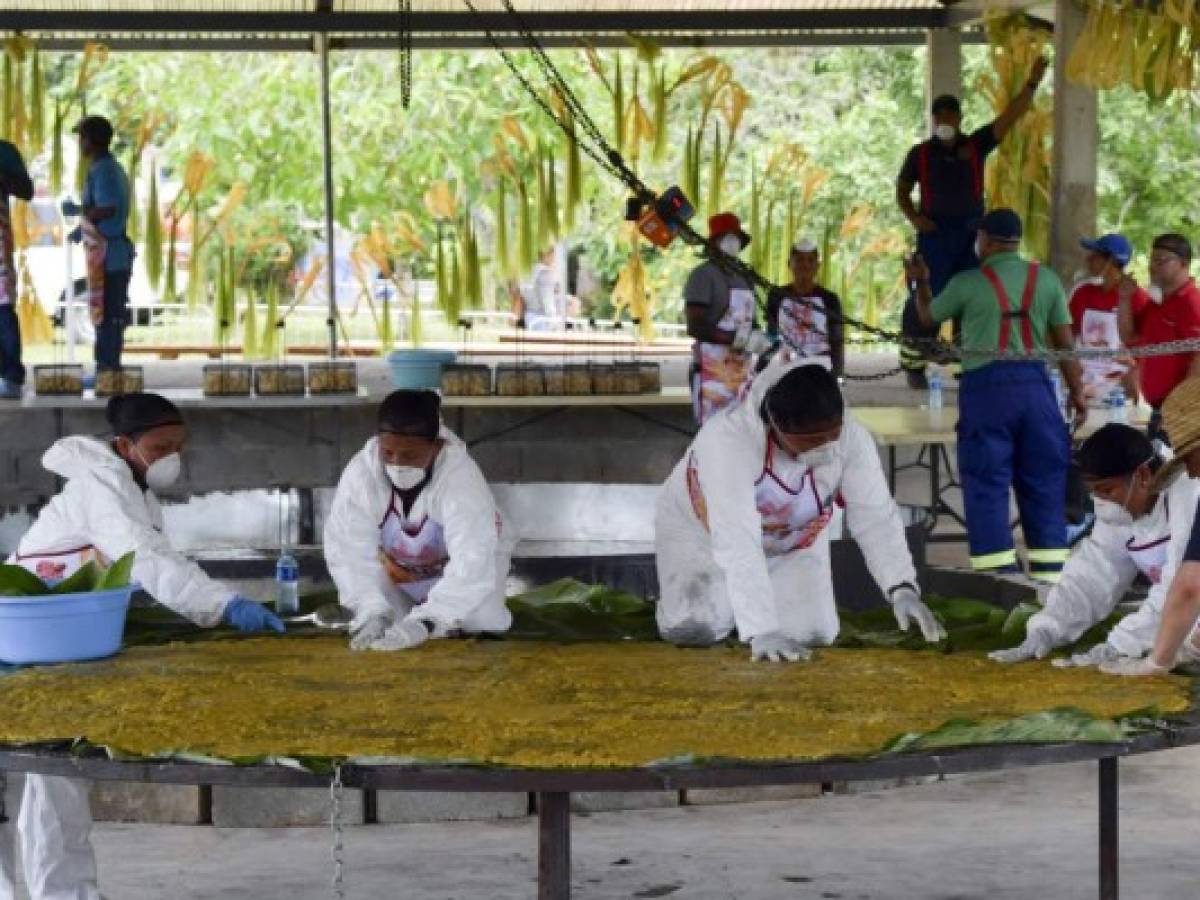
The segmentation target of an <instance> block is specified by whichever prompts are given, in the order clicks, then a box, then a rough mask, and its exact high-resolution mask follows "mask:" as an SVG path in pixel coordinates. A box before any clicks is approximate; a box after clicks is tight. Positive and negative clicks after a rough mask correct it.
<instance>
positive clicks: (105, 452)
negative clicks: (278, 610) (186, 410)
mask: <svg viewBox="0 0 1200 900" xmlns="http://www.w3.org/2000/svg"><path fill="white" fill-rule="evenodd" d="M106 415H107V419H108V423H109V425H110V426H111V427H112V433H113V436H112V437H111V439H105V438H94V437H67V438H63V439H62V440H59V441H57V442H56V443H55V444H54V445H53V446H52V447H51V448H50V449H49V450H47V451H46V454H45V456H43V457H42V465H43V466H44V467H45V468H46V469H47V470H48V471H50V472H52V473H54V474H55V475H57V476H59V477H60V478H62V479H64V480H65V481H66V486H65V487H64V488H63V490H62V492H61V493H59V494H58V495H57V496H56V497H54V498H53V499H52V500H51V501H50V502H49V503H48V504H47V505H46V506H45V508H43V509H42V511H41V513H40V514H39V515H38V518H37V521H35V522H34V524H33V527H32V528H30V529H29V531H28V532H26V533H25V535H24V536H23V537H22V538H21V540H20V542H19V543H18V545H17V552H16V554H15V555H14V558H13V561H15V562H17V563H18V564H20V565H22V566H24V567H25V568H27V569H29V570H30V571H31V572H34V573H35V574H37V575H39V576H40V577H42V578H43V579H61V578H66V577H69V576H70V575H71V574H72V573H73V572H74V571H75V570H77V569H78V568H79V567H80V566H82V565H83V564H84V563H86V562H87V561H88V560H91V559H95V560H97V561H99V562H101V563H102V564H104V563H109V562H112V561H115V560H117V559H119V558H120V557H121V556H124V555H125V554H126V553H129V552H131V551H132V552H133V553H134V561H133V581H134V582H136V583H138V584H140V585H141V587H142V589H143V590H145V591H146V592H147V593H148V594H150V596H151V597H153V598H154V599H155V600H156V601H158V602H159V603H161V604H163V605H164V606H166V607H169V608H170V609H172V610H174V611H175V612H177V613H179V614H180V615H182V616H184V617H186V618H188V619H190V620H191V621H192V622H194V623H195V624H197V625H200V626H203V627H215V626H217V625H220V624H226V625H230V626H232V627H234V628H236V629H238V630H240V631H244V632H259V631H264V630H272V631H277V632H282V631H283V630H284V627H283V623H282V622H280V621H279V619H277V618H276V617H275V616H274V615H273V614H272V613H271V612H270V611H268V610H267V609H266V608H265V607H263V606H261V605H260V604H258V603H255V602H254V601H253V600H248V599H246V598H244V597H240V596H238V595H237V594H236V592H235V591H233V590H232V589H231V588H228V587H226V586H224V585H222V584H221V583H220V582H217V581H214V580H213V579H211V578H209V577H208V576H207V575H205V574H204V572H203V571H201V569H200V567H199V566H197V565H196V564H195V563H194V562H192V561H190V560H188V559H187V558H186V557H184V556H183V555H182V554H180V553H177V552H176V551H175V550H173V549H172V548H171V545H170V543H169V542H168V540H167V538H166V536H165V535H164V534H163V530H162V529H163V518H162V510H161V509H160V507H159V504H158V500H157V498H156V497H155V495H154V492H155V491H156V490H162V489H164V488H167V487H169V486H170V485H171V484H173V483H174V482H175V480H176V479H177V478H178V476H179V472H180V469H181V456H180V453H181V451H182V450H183V446H184V443H185V441H186V436H187V433H186V429H185V428H184V424H183V417H182V416H181V415H180V413H179V410H178V409H177V408H176V407H175V405H174V404H173V403H171V401H169V400H167V399H166V398H164V397H160V396H158V395H157V394H128V395H125V396H121V397H114V398H112V399H111V400H110V401H109V403H108V407H107V411H106ZM91 825H92V817H91V810H90V806H89V801H88V782H87V781H85V780H83V779H78V778H60V777H48V776H41V775H29V776H26V779H25V791H24V795H23V797H22V800H21V810H20V815H19V817H18V820H17V832H18V835H19V839H20V840H19V843H20V850H21V861H22V864H23V867H24V871H25V881H26V884H27V886H28V889H29V896H30V898H31V900H97V898H99V897H100V893H99V890H98V888H97V885H96V859H95V854H94V852H93V851H92V846H91V842H90V839H89V833H90V831H91ZM0 843H2V846H0V900H12V898H13V897H14V896H15V889H14V882H15V872H14V868H15V862H14V859H13V854H12V838H11V835H3V834H0Z"/></svg>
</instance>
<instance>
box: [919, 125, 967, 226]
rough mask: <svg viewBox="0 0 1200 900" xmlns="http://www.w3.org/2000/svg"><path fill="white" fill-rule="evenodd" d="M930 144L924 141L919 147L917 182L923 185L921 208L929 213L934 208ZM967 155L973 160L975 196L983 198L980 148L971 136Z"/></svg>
mask: <svg viewBox="0 0 1200 900" xmlns="http://www.w3.org/2000/svg"><path fill="white" fill-rule="evenodd" d="M929 144H930V141H923V142H922V143H921V144H920V145H919V146H918V147H917V182H918V183H919V184H920V185H921V209H922V210H923V211H924V212H926V213H929V212H931V211H932V210H933V188H932V187H931V184H930V181H929ZM967 155H968V156H969V157H970V160H971V182H972V184H973V185H974V187H975V197H976V198H977V199H979V200H982V199H983V169H982V167H981V166H980V165H979V148H977V147H976V146H975V142H974V141H973V140H971V139H970V138H968V139H967Z"/></svg>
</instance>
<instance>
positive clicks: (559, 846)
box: [537, 791, 571, 900]
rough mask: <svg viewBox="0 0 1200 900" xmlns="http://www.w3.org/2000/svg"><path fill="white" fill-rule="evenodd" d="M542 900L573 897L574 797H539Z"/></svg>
mask: <svg viewBox="0 0 1200 900" xmlns="http://www.w3.org/2000/svg"><path fill="white" fill-rule="evenodd" d="M537 814H538V894H537V895H538V900H570V897H571V795H570V794H568V793H565V792H559V791H553V792H550V793H539V794H538V795H537Z"/></svg>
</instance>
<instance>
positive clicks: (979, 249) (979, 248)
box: [975, 238, 983, 262]
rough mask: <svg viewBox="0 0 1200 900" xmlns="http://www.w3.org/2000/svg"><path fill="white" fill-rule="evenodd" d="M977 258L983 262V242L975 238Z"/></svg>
mask: <svg viewBox="0 0 1200 900" xmlns="http://www.w3.org/2000/svg"><path fill="white" fill-rule="evenodd" d="M975 258H976V259H977V260H979V261H980V262H983V241H982V240H981V239H979V238H975Z"/></svg>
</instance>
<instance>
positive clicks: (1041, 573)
mask: <svg viewBox="0 0 1200 900" xmlns="http://www.w3.org/2000/svg"><path fill="white" fill-rule="evenodd" d="M1021 231H1022V229H1021V219H1020V217H1019V216H1018V215H1017V214H1016V213H1015V212H1013V211H1012V210H1011V209H994V210H992V211H991V212H989V213H988V214H987V215H985V216H984V217H983V218H982V219H981V220H980V221H979V225H978V229H977V231H976V237H975V251H976V254H977V255H978V257H979V259H980V260H981V263H980V267H979V268H978V269H971V270H969V271H966V272H961V273H959V274H958V275H955V276H954V277H953V278H951V279H950V281H949V282H948V283H947V284H946V287H945V289H944V290H943V291H942V292H941V293H940V294H938V296H937V297H936V298H935V297H933V296H932V292H931V291H930V288H929V268H928V266H927V265H926V264H925V262H924V261H923V260H922V259H921V258H920V257H919V256H916V257H914V258H913V259H912V260H911V261H910V262H909V264H908V266H907V271H908V276H909V278H910V279H912V280H913V281H914V282H915V283H916V285H917V311H918V314H919V316H920V318H921V321H922V322H923V323H924V324H925V325H927V326H931V325H935V324H937V323H940V322H944V321H946V320H947V319H954V318H959V317H961V319H962V345H963V351H964V352H963V377H962V384H961V386H960V389H959V394H958V405H959V415H958V468H959V474H960V476H961V478H962V488H963V505H964V508H965V510H966V514H967V539H968V542H969V543H970V548H971V566H972V568H975V569H982V570H992V571H997V570H998V571H1016V570H1017V555H1016V550H1015V549H1014V547H1013V537H1012V530H1011V528H1010V526H1009V518H1008V510H1009V501H1008V497H1009V490H1010V489H1012V490H1013V491H1015V493H1016V496H1017V507H1018V509H1019V510H1020V513H1021V527H1022V529H1023V530H1024V532H1025V543H1026V545H1027V547H1028V554H1029V571H1030V574H1031V575H1033V576H1034V577H1037V578H1041V579H1044V580H1046V581H1056V580H1057V579H1058V574H1059V572H1060V571H1061V570H1062V566H1063V563H1064V562H1066V559H1067V533H1066V513H1065V508H1064V507H1065V501H1066V484H1067V471H1068V468H1069V467H1070V461H1071V441H1070V435H1069V434H1068V431H1067V427H1066V424H1065V423H1064V421H1063V417H1062V413H1061V412H1060V410H1059V406H1058V398H1057V397H1056V396H1055V395H1054V389H1053V387H1052V386H1051V383H1050V378H1049V373H1048V370H1047V368H1046V364H1045V363H1043V362H1041V361H1039V360H1037V359H1032V358H1031V359H1020V360H997V359H991V358H988V357H986V356H982V357H981V356H974V355H972V354H971V353H970V351H972V350H983V351H1015V352H1018V353H1029V354H1032V353H1036V352H1037V351H1039V350H1046V349H1047V348H1054V349H1058V350H1067V349H1070V348H1071V347H1072V346H1073V345H1074V338H1073V336H1072V333H1071V312H1070V309H1069V308H1068V307H1067V298H1066V294H1065V293H1064V292H1063V287H1062V282H1061V281H1059V279H1058V276H1057V275H1055V274H1054V272H1053V271H1051V270H1050V269H1049V268H1046V267H1043V266H1040V265H1039V264H1038V263H1036V262H1026V261H1025V260H1024V259H1022V258H1021V257H1020V256H1019V255H1018V254H1017V248H1018V246H1019V245H1020V243H1021ZM1060 365H1061V369H1062V373H1063V377H1064V378H1065V380H1066V383H1067V384H1068V385H1069V387H1070V402H1071V405H1072V407H1073V409H1074V411H1075V415H1076V416H1077V417H1081V416H1086V415H1087V404H1086V403H1085V402H1084V399H1083V383H1082V379H1081V375H1080V369H1079V364H1078V363H1077V362H1074V361H1073V360H1064V361H1063V362H1062V363H1061V364H1060Z"/></svg>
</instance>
